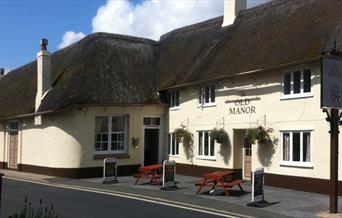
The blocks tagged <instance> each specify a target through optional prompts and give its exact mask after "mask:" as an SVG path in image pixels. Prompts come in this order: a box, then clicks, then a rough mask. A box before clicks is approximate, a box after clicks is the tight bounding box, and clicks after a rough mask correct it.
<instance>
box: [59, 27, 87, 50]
mask: <svg viewBox="0 0 342 218" xmlns="http://www.w3.org/2000/svg"><path fill="white" fill-rule="evenodd" d="M84 37H85V34H84V33H82V32H79V33H75V32H73V31H67V32H65V33H64V35H63V37H62V42H61V43H60V44H59V45H58V49H62V48H64V47H67V46H68V45H71V44H73V43H75V42H77V41H79V40H81V39H83V38H84Z"/></svg>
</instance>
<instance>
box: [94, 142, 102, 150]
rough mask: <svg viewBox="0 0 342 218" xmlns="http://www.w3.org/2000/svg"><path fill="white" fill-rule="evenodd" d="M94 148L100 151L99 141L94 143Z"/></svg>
mask: <svg viewBox="0 0 342 218" xmlns="http://www.w3.org/2000/svg"><path fill="white" fill-rule="evenodd" d="M95 150H96V151H101V143H95Z"/></svg>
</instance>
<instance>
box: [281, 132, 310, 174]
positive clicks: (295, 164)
mask: <svg viewBox="0 0 342 218" xmlns="http://www.w3.org/2000/svg"><path fill="white" fill-rule="evenodd" d="M284 133H289V134H290V160H289V161H285V160H284V159H283V158H284V155H283V152H284V151H283V150H284V141H283V134H284ZM293 133H300V161H293ZM303 133H310V162H304V161H303ZM312 133H313V130H312V129H310V130H281V131H280V138H281V142H280V148H281V149H280V166H291V167H303V168H313V161H312V160H313V144H314V143H313V134H312Z"/></svg>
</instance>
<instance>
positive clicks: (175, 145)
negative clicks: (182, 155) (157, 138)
mask: <svg viewBox="0 0 342 218" xmlns="http://www.w3.org/2000/svg"><path fill="white" fill-rule="evenodd" d="M168 151H169V155H171V156H178V155H179V142H178V140H177V139H176V137H175V135H174V134H173V133H169V147H168Z"/></svg>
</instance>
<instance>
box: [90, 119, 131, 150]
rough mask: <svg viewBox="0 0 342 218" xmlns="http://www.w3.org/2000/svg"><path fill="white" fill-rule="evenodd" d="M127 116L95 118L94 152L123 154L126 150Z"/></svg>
mask: <svg viewBox="0 0 342 218" xmlns="http://www.w3.org/2000/svg"><path fill="white" fill-rule="evenodd" d="M127 127H128V116H99V117H95V151H96V152H97V153H124V152H125V151H126V150H127V135H128V134H127V131H128V128H127Z"/></svg>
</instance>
